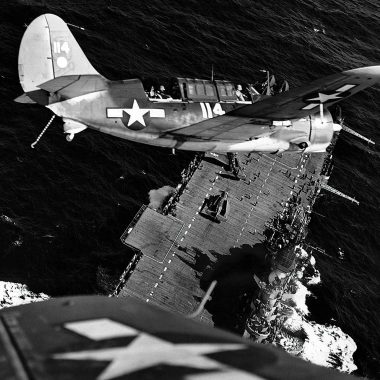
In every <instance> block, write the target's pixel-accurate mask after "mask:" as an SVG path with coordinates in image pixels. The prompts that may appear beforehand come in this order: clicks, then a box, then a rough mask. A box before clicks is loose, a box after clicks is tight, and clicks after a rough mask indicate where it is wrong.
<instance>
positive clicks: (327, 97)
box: [307, 92, 341, 103]
mask: <svg viewBox="0 0 380 380" xmlns="http://www.w3.org/2000/svg"><path fill="white" fill-rule="evenodd" d="M340 98H341V96H339V93H335V94H331V95H328V94H324V93H323V92H318V97H317V98H312V99H307V101H308V102H312V101H314V102H315V101H317V102H320V103H325V102H327V101H328V100H333V99H340Z"/></svg>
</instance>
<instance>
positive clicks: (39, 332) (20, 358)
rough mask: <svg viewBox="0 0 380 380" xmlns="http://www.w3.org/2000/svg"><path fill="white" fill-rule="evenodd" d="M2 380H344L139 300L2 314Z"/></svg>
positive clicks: (40, 306)
mask: <svg viewBox="0 0 380 380" xmlns="http://www.w3.org/2000/svg"><path fill="white" fill-rule="evenodd" d="M0 363H1V364H0V375H1V379H2V380H29V379H30V380H32V379H33V380H39V379H56V380H67V379H81V380H86V379H97V380H112V379H118V380H121V379H138V380H143V379H155V380H159V379H164V380H167V379H176V380H181V379H183V380H206V379H207V380H213V379H217V380H263V379H271V380H280V379H292V380H302V379H309V380H319V379H325V380H340V379H342V380H344V379H347V380H349V379H354V377H352V376H350V375H347V374H343V373H339V372H338V371H336V370H332V369H327V368H324V367H320V366H317V365H314V364H311V363H308V362H306V361H304V360H301V359H299V358H296V357H293V356H291V355H289V354H287V353H286V352H284V351H281V350H280V349H277V348H275V347H273V346H271V345H263V344H253V343H251V342H249V341H248V340H243V339H241V338H239V337H237V336H235V335H233V334H230V333H227V332H224V331H221V330H218V329H213V328H210V326H208V325H206V324H202V323H197V322H195V321H193V320H190V319H186V318H184V317H182V316H179V315H175V314H173V313H170V312H168V311H165V310H162V309H159V308H157V307H155V306H153V305H149V304H147V303H146V302H142V301H139V300H136V299H134V298H130V297H128V298H123V299H121V298H108V297H104V296H103V297H101V296H80V297H66V298H57V299H52V300H49V301H44V302H37V303H33V304H29V305H24V306H16V307H11V308H6V309H3V310H1V311H0Z"/></svg>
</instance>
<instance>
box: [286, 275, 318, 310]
mask: <svg viewBox="0 0 380 380" xmlns="http://www.w3.org/2000/svg"><path fill="white" fill-rule="evenodd" d="M296 285H297V292H296V293H295V294H291V293H285V294H284V295H283V297H282V299H283V300H284V301H286V300H292V301H293V302H294V303H295V306H294V308H295V309H296V310H297V311H299V312H301V314H303V315H309V309H308V308H307V305H306V296H308V295H310V294H311V293H310V292H309V290H307V288H306V286H305V285H303V284H302V283H301V282H300V281H297V282H296Z"/></svg>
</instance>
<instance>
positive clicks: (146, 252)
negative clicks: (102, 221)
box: [115, 153, 331, 324]
mask: <svg viewBox="0 0 380 380" xmlns="http://www.w3.org/2000/svg"><path fill="white" fill-rule="evenodd" d="M236 159H237V160H238V162H239V175H234V174H233V173H231V172H230V171H228V170H226V165H225V164H223V163H222V162H221V161H220V160H219V157H218V155H213V154H211V155H210V154H208V155H207V156H200V155H198V156H196V157H195V158H194V160H193V162H191V164H190V165H189V167H188V168H187V169H186V170H185V171H184V173H183V175H182V181H181V183H180V184H178V186H177V189H176V192H175V194H174V195H172V196H171V198H170V199H169V200H168V201H167V203H166V204H165V205H163V207H162V210H159V211H156V210H153V209H151V208H149V207H147V206H143V207H142V208H141V209H140V210H139V212H138V213H137V215H136V217H135V218H134V220H133V221H132V222H131V223H130V225H129V226H128V227H127V229H126V230H125V232H124V234H123V235H122V237H121V240H122V242H123V243H124V244H125V245H127V246H128V247H130V248H132V249H133V250H134V251H135V252H136V254H135V257H134V260H133V261H132V262H131V264H130V265H129V266H128V268H127V269H126V271H125V272H124V274H123V276H122V279H121V282H120V284H119V286H118V288H117V291H116V292H115V295H116V294H117V295H118V296H119V297H124V296H133V297H136V298H139V299H141V300H144V301H145V302H149V303H151V304H155V305H158V306H159V307H161V308H164V309H168V310H171V311H173V312H176V313H180V314H184V315H189V314H191V313H193V312H194V311H195V310H196V309H197V308H198V306H199V304H200V302H201V300H202V298H203V297H204V295H205V292H206V290H207V286H205V283H206V284H207V285H208V282H207V280H208V276H209V273H210V272H212V269H213V268H214V267H215V266H216V265H217V264H218V261H221V260H223V258H226V257H227V256H233V255H234V252H238V250H239V249H242V248H244V247H245V248H249V247H259V246H261V245H263V244H264V243H265V242H266V241H267V240H268V239H270V237H271V236H273V233H274V231H275V229H276V227H275V223H274V221H275V220H276V219H278V218H279V217H281V215H283V214H284V213H285V212H286V211H287V210H289V208H294V207H297V208H302V209H303V210H305V213H306V214H308V215H310V212H311V207H312V205H313V203H314V201H315V199H316V197H317V195H318V193H319V191H320V188H321V183H325V182H327V177H326V176H325V175H324V172H326V170H327V169H328V167H330V166H331V165H330V155H329V154H328V153H323V154H322V153H318V154H315V153H314V154H312V155H310V154H304V153H299V154H283V155H272V154H257V153H251V154H238V155H237V156H236ZM221 192H225V193H226V194H227V195H226V197H227V199H228V206H229V207H228V210H227V211H226V215H225V217H224V218H222V219H221V220H218V219H217V218H213V217H211V216H210V215H207V213H205V212H204V210H205V208H204V204H205V200H207V199H208V198H209V197H210V196H215V195H218V194H221ZM307 222H308V219H306V218H304V223H303V224H302V226H299V227H298V230H301V229H306V226H307ZM298 232H300V231H298ZM305 234H306V233H305ZM252 278H253V275H252ZM217 286H218V285H217ZM213 317H214V316H213V315H212V311H211V312H210V311H209V310H208V308H207V307H206V308H205V309H203V310H202V312H201V313H200V314H199V315H198V316H197V319H200V320H202V321H203V322H206V323H210V324H212V323H213V321H214V318H213Z"/></svg>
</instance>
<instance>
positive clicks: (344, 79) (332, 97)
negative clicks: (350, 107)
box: [175, 66, 380, 139]
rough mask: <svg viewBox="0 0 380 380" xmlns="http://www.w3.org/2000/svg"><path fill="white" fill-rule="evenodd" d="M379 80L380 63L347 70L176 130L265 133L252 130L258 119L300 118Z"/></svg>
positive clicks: (210, 135)
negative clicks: (321, 105) (379, 64)
mask: <svg viewBox="0 0 380 380" xmlns="http://www.w3.org/2000/svg"><path fill="white" fill-rule="evenodd" d="M378 82H380V66H368V67H361V68H358V69H353V70H347V71H343V72H341V73H338V74H333V75H330V76H328V77H325V78H322V79H317V80H315V81H313V82H311V83H310V84H307V85H304V86H302V87H298V88H295V89H292V90H290V91H286V92H282V93H281V94H278V95H275V96H271V97H265V98H264V99H263V100H260V101H258V102H256V103H253V104H249V105H245V106H242V107H240V108H237V109H235V110H233V111H231V112H229V113H227V114H225V115H222V116H218V117H216V118H213V119H208V120H205V121H202V122H200V123H198V124H194V125H191V126H189V127H184V128H182V129H179V130H176V131H175V133H176V134H178V135H185V136H194V137H198V138H201V139H214V138H221V139H241V138H247V139H248V138H249V137H254V136H255V135H259V134H260V133H262V131H261V129H257V130H252V125H256V124H257V121H259V122H261V123H262V124H265V122H264V121H265V120H267V121H268V122H267V125H268V123H269V121H270V120H291V119H300V118H303V117H306V116H308V115H310V114H314V113H316V112H318V111H319V106H320V104H321V103H322V104H323V105H324V107H325V108H326V107H328V106H331V105H332V104H334V103H337V102H339V101H341V100H343V99H346V98H347V97H349V96H352V95H354V94H356V93H357V92H359V91H361V90H364V89H366V88H368V87H370V86H373V85H374V84H375V83H378ZM257 119H259V120H257ZM260 119H261V120H260ZM259 124H260V123H259Z"/></svg>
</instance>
